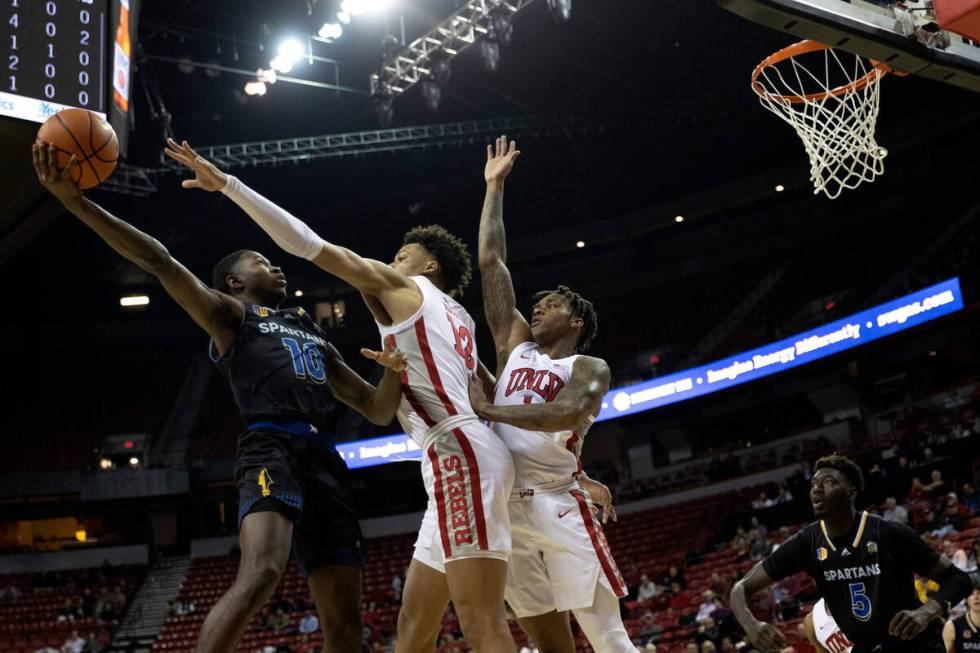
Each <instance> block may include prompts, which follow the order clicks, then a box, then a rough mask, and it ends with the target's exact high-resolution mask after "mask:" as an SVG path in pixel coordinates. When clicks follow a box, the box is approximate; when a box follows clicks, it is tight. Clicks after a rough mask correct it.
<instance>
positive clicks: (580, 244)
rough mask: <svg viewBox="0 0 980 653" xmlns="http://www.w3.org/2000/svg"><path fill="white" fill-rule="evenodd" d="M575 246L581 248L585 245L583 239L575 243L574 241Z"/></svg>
mask: <svg viewBox="0 0 980 653" xmlns="http://www.w3.org/2000/svg"><path fill="white" fill-rule="evenodd" d="M575 246H576V247H578V248H579V249H582V248H583V247H585V241H584V240H580V241H578V242H577V243H575Z"/></svg>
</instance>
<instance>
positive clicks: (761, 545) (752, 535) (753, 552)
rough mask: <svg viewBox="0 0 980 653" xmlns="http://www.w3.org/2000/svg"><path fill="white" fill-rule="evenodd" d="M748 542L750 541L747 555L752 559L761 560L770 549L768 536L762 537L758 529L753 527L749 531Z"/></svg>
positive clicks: (770, 544) (770, 543)
mask: <svg viewBox="0 0 980 653" xmlns="http://www.w3.org/2000/svg"><path fill="white" fill-rule="evenodd" d="M749 542H751V544H750V546H749V557H750V558H752V559H753V560H762V559H763V558H765V557H766V556H767V555H769V552H770V551H772V542H770V541H769V538H767V537H762V535H760V533H759V531H758V530H756V529H754V528H753V529H752V530H751V531H749Z"/></svg>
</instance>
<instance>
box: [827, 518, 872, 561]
mask: <svg viewBox="0 0 980 653" xmlns="http://www.w3.org/2000/svg"><path fill="white" fill-rule="evenodd" d="M867 525H868V511H867V510H865V511H863V512H861V523H860V524H859V525H858V532H857V535H855V536H854V542H852V543H851V548H854V549H856V548H857V545H858V544H859V543H860V542H861V537H862V536H863V535H864V527H865V526H867ZM820 532H821V533H823V539H825V540H826V541H827V546H829V547H830V550H831V551H833V552H834V553H837V547H836V546H834V543H833V542H832V541H831V540H830V533H828V532H827V524H825V523H824V521H823V520H822V519H821V520H820Z"/></svg>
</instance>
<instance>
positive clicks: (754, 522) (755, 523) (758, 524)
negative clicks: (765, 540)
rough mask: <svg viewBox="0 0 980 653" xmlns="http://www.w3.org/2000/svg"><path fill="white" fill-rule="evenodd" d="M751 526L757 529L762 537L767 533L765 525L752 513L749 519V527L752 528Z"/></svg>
mask: <svg viewBox="0 0 980 653" xmlns="http://www.w3.org/2000/svg"><path fill="white" fill-rule="evenodd" d="M753 528H754V529H755V530H757V531H759V535H761V536H762V537H765V536H766V535H769V529H768V528H766V525H765V524H763V523H762V522H760V521H759V518H758V517H756V516H755V515H752V518H751V519H749V529H753Z"/></svg>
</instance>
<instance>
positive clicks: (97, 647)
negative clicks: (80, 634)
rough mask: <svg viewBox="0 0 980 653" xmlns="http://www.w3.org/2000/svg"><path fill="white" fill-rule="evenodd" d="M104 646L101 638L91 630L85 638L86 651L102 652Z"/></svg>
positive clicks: (91, 652) (87, 652)
mask: <svg viewBox="0 0 980 653" xmlns="http://www.w3.org/2000/svg"><path fill="white" fill-rule="evenodd" d="M104 648H105V647H104V646H102V642H100V641H99V638H98V637H96V636H95V633H93V632H90V633H89V634H88V637H87V638H85V648H84V649H83V650H84V653H102V649H104Z"/></svg>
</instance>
